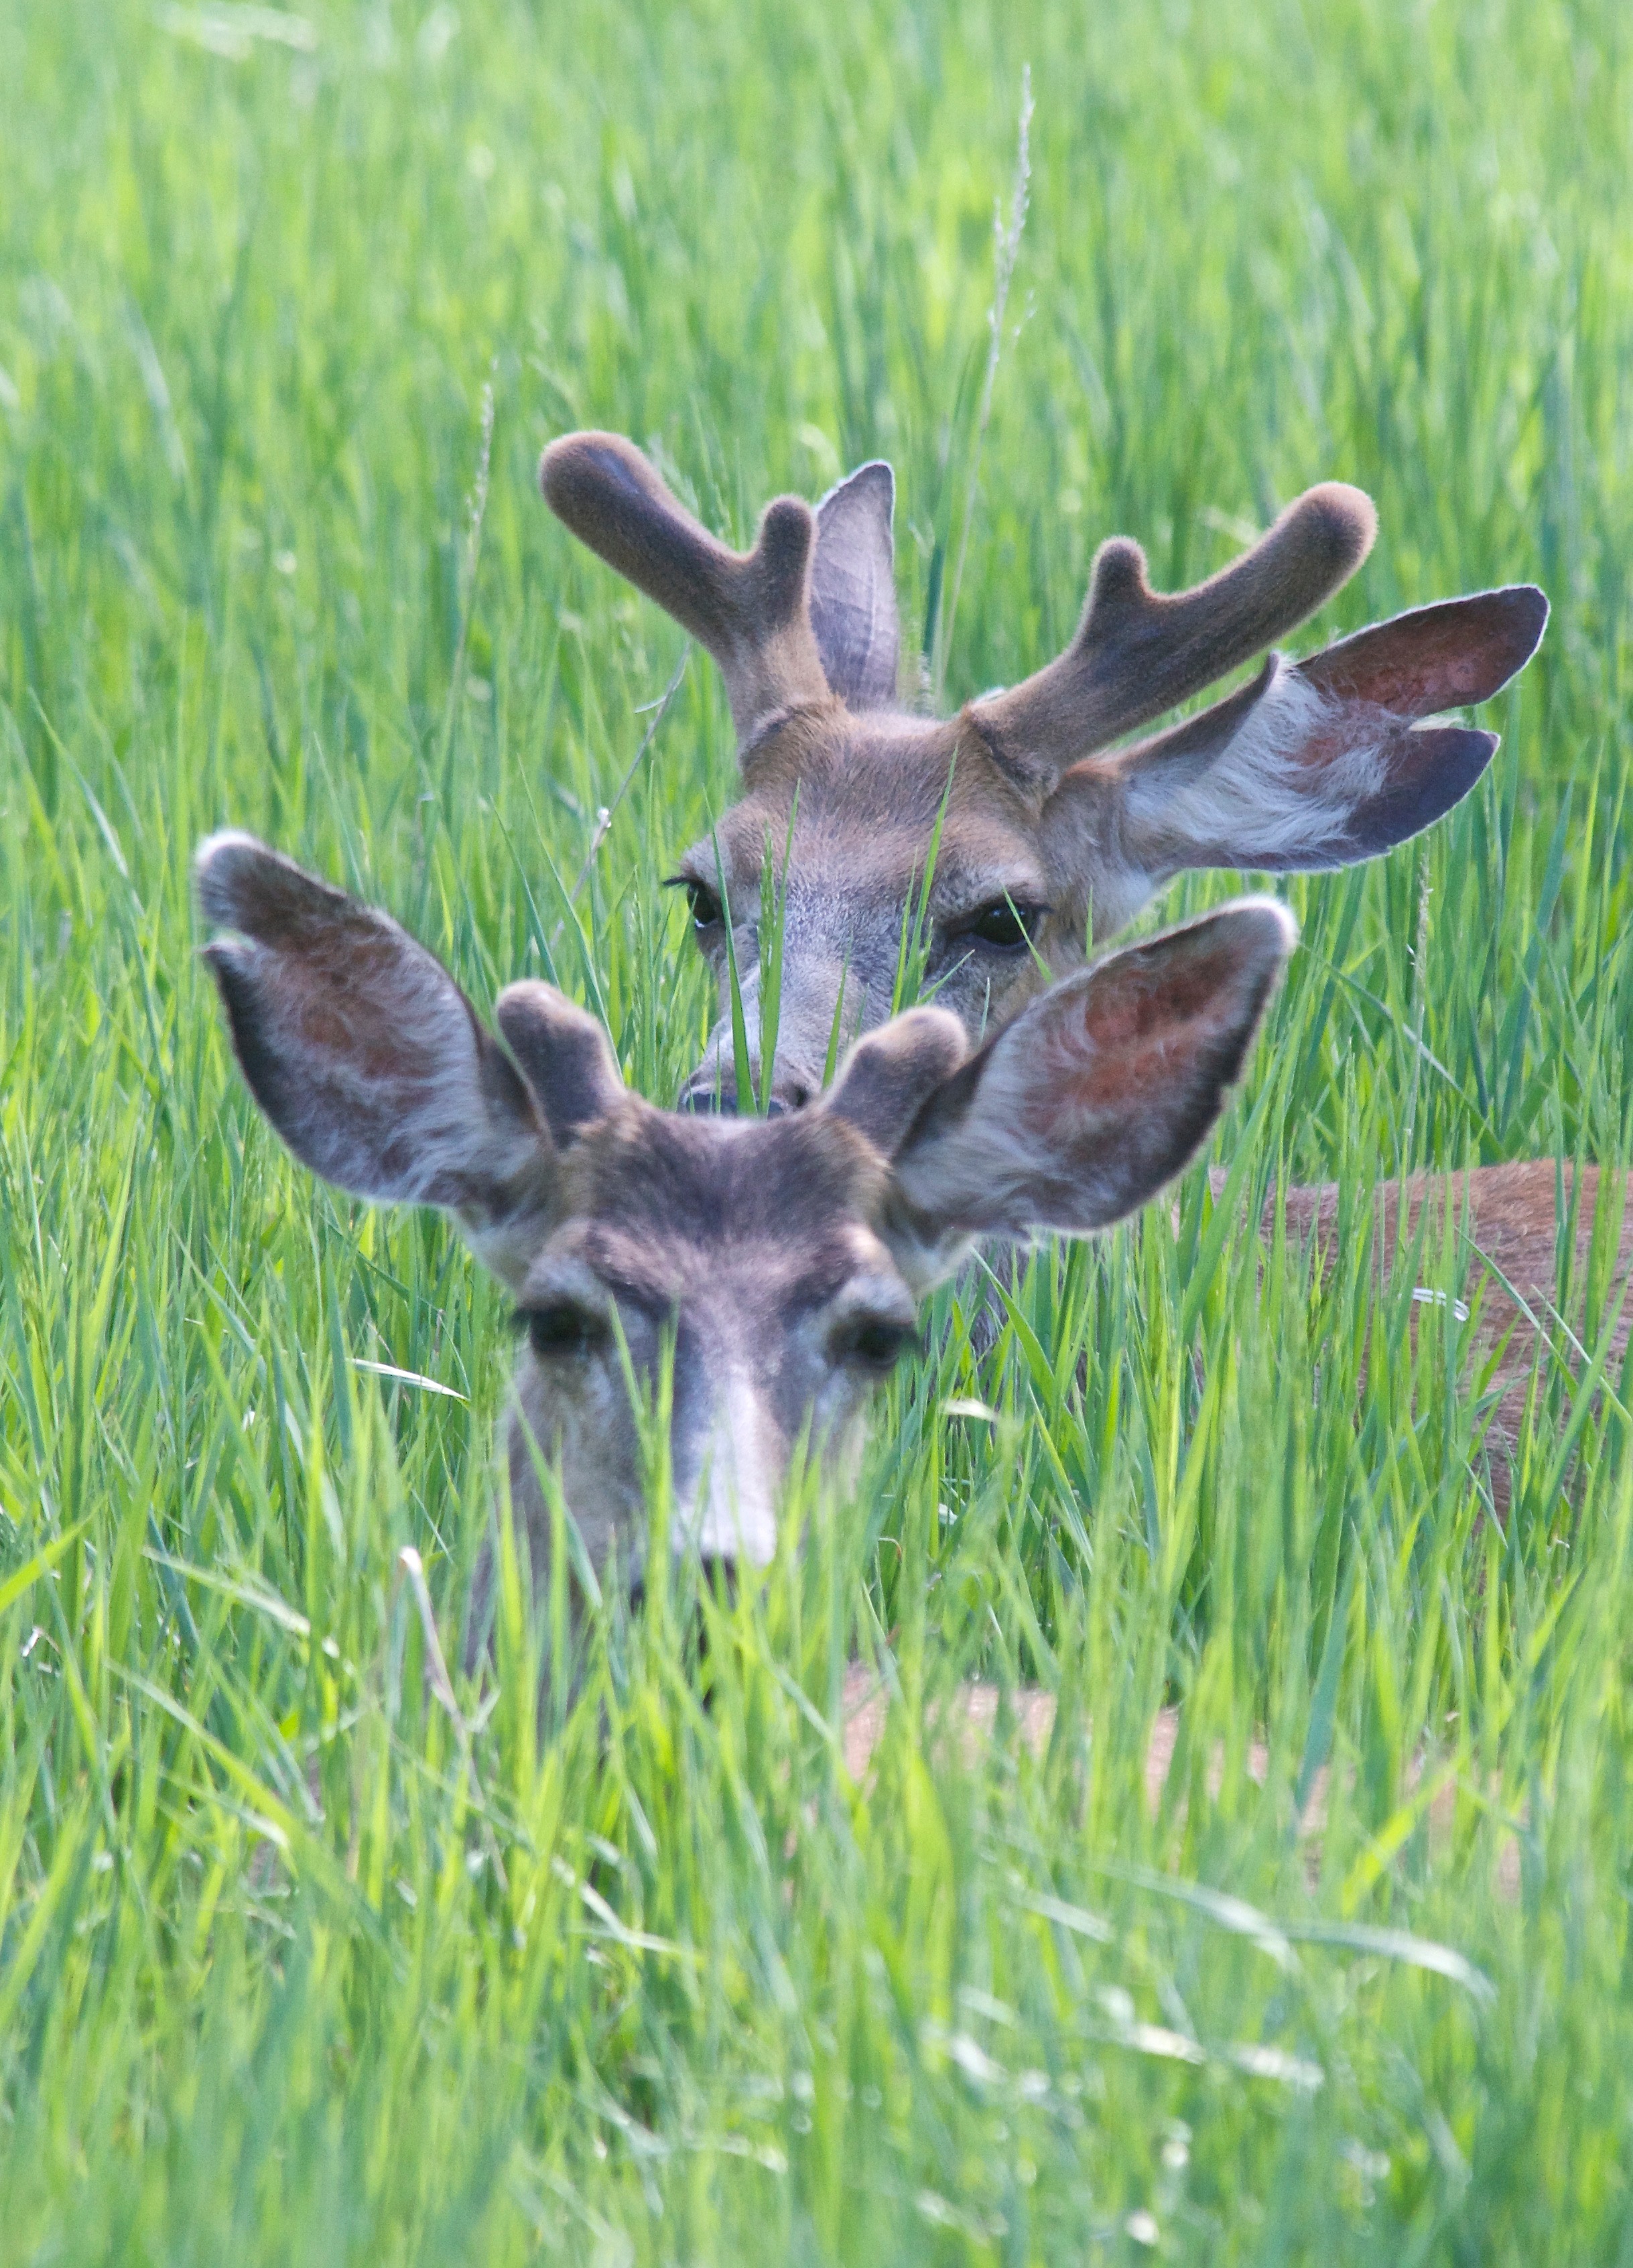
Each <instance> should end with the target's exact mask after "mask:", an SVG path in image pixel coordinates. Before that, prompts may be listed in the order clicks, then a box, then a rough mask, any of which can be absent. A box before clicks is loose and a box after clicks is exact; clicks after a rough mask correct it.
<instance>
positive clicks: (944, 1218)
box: [895, 898, 1298, 1265]
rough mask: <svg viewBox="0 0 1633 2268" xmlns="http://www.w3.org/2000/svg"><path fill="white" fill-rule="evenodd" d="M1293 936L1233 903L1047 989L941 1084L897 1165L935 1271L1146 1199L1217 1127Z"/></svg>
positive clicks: (1269, 917) (1082, 1229)
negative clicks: (972, 1240) (965, 1247)
mask: <svg viewBox="0 0 1633 2268" xmlns="http://www.w3.org/2000/svg"><path fill="white" fill-rule="evenodd" d="M1297 936H1298V932H1297V929H1296V927H1295V924H1294V923H1293V920H1292V917H1291V915H1290V914H1289V913H1288V912H1287V910H1286V909H1285V908H1284V907H1283V906H1280V905H1277V904H1276V902H1274V901H1273V900H1271V899H1269V898H1242V899H1239V900H1238V901H1237V902H1236V903H1235V904H1233V905H1231V906H1226V907H1225V908H1223V909H1221V910H1220V911H1219V912H1217V913H1212V914H1207V915H1204V916H1203V918H1202V919H1201V920H1200V921H1195V922H1192V923H1189V924H1188V925H1187V926H1186V927H1185V928H1183V929H1176V930H1170V931H1169V932H1167V934H1166V936H1163V937H1158V938H1153V939H1151V940H1150V942H1149V943H1146V944H1142V945H1136V946H1129V948H1128V949H1127V950H1126V951H1125V952H1122V953H1117V954H1112V955H1111V956H1110V958H1109V959H1107V960H1106V961H1100V962H1099V963H1097V964H1096V966H1095V967H1093V968H1087V969H1084V970H1082V971H1080V972H1079V973H1078V975H1077V976H1070V977H1068V978H1067V979H1066V981H1065V982H1064V983H1061V984H1056V985H1055V986H1054V987H1053V988H1052V989H1051V990H1049V991H1048V992H1046V993H1044V994H1043V995H1042V997H1041V998H1039V999H1037V1000H1034V1001H1033V1004H1032V1005H1031V1006H1030V1007H1029V1008H1027V1009H1026V1011H1025V1012H1024V1013H1022V1014H1021V1015H1020V1016H1019V1017H1018V1018H1017V1019H1016V1020H1015V1021H1014V1022H1013V1023H1012V1024H1010V1025H1008V1026H1007V1027H1005V1028H1004V1030H1003V1031H1002V1032H1000V1033H999V1034H998V1035H997V1038H996V1039H995V1040H992V1041H990V1042H989V1043H988V1044H987V1046H986V1047H985V1048H983V1049H982V1051H981V1053H980V1054H979V1055H977V1056H975V1057H973V1058H972V1059H971V1061H970V1062H968V1063H967V1064H965V1065H964V1066H963V1068H962V1069H961V1070H960V1071H955V1072H954V1073H953V1076H952V1078H951V1079H947V1080H945V1082H944V1083H943V1084H942V1085H941V1086H938V1088H937V1089H936V1090H935V1092H934V1093H933V1094H931V1096H930V1098H929V1100H928V1101H926V1102H925V1103H924V1104H923V1108H921V1110H920V1112H919V1114H918V1116H917V1118H916V1121H915V1123H914V1125H913V1128H912V1130H911V1132H910V1133H909V1134H908V1138H907V1139H906V1141H905V1142H904V1143H903V1144H902V1145H901V1148H900V1149H899V1151H898V1152H897V1154H896V1160H895V1175H896V1184H897V1187H898V1189H899V1190H900V1192H901V1196H902V1197H903V1198H904V1199H905V1200H906V1202H907V1205H908V1208H909V1212H910V1214H911V1215H915V1216H916V1217H917V1219H916V1222H915V1224H914V1233H915V1235H916V1237H917V1239H918V1241H920V1243H921V1244H923V1243H925V1242H928V1244H929V1246H930V1248H931V1251H932V1252H934V1253H936V1254H937V1263H936V1264H937V1265H940V1264H945V1256H946V1255H948V1254H950V1253H951V1252H952V1251H953V1250H954V1249H955V1248H956V1244H957V1241H959V1240H960V1239H962V1238H967V1237H969V1236H972V1235H982V1234H987V1233H991V1232H993V1231H997V1230H1004V1231H1008V1232H1010V1233H1022V1232H1025V1231H1026V1230H1028V1229H1033V1228H1054V1229H1063V1230H1065V1231H1066V1232H1067V1233H1076V1234H1079V1235H1081V1234H1083V1233H1086V1232H1087V1231H1089V1230H1091V1229H1096V1228H1103V1227H1105V1226H1107V1223H1109V1222H1111V1221H1114V1220H1120V1219H1122V1217H1123V1215H1124V1214H1126V1213H1130V1212H1133V1211H1135V1210H1136V1208H1137V1207H1138V1206H1140V1205H1143V1204H1144V1203H1145V1202H1146V1200H1147V1199H1148V1198H1150V1197H1154V1196H1155V1195H1156V1193H1157V1191H1158V1190H1159V1189H1160V1188H1161V1187H1162V1185H1163V1183H1164V1182H1166V1181H1170V1180H1171V1179H1172V1178H1173V1175H1175V1174H1177V1173H1178V1172H1179V1171H1180V1169H1181V1167H1183V1166H1184V1165H1186V1164H1187V1163H1188V1160H1190V1159H1191V1158H1192V1157H1193V1156H1194V1155H1195V1152H1196V1150H1197V1148H1198V1147H1199V1145H1201V1143H1202V1142H1203V1138H1205V1137H1206V1135H1207V1133H1208V1131H1209V1130H1210V1127H1211V1126H1212V1124H1213V1123H1214V1121H1215V1119H1216V1118H1217V1116H1218V1115H1219V1111H1220V1108H1221V1107H1222V1105H1223V1103H1224V1100H1225V1089H1226V1088H1227V1087H1228V1086H1231V1085H1232V1082H1233V1081H1234V1080H1235V1079H1237V1078H1238V1077H1239V1074H1240V1071H1241V1068H1242V1064H1243V1060H1244V1058H1245V1057H1246V1056H1247V1048H1248V1044H1249V1042H1251V1040H1252V1038H1253V1035H1254V1031H1255V1029H1256V1028H1257V1027H1258V1023H1259V1020H1260V1017H1261V1016H1262V1014H1263V1013H1264V1006H1265V1003H1266V1001H1267V1000H1268V999H1269V996H1270V991H1271V988H1272V987H1273V986H1274V984H1275V983H1276V978H1277V977H1278V976H1279V975H1280V974H1281V971H1282V968H1283V967H1284V964H1285V962H1286V959H1287V956H1288V954H1290V953H1291V950H1292V947H1293V945H1294V943H1295V941H1296V939H1297ZM921 1224H923V1225H925V1226H927V1228H928V1236H927V1237H926V1236H925V1235H924V1234H923V1233H922V1230H921V1226H920V1225H921Z"/></svg>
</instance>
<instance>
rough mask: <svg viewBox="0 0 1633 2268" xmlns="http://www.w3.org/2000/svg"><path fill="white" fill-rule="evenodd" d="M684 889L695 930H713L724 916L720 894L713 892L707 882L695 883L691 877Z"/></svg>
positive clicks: (686, 881) (685, 883)
mask: <svg viewBox="0 0 1633 2268" xmlns="http://www.w3.org/2000/svg"><path fill="white" fill-rule="evenodd" d="M682 887H684V889H685V891H686V902H687V903H688V906H690V908H691V909H692V926H693V928H694V929H712V928H713V927H714V925H715V924H716V923H717V921H718V920H720V918H721V915H722V908H721V904H720V894H719V892H718V891H717V890H711V889H710V887H709V885H708V883H707V882H695V881H693V880H691V878H690V877H689V876H688V877H687V879H686V880H685V881H684V883H683V885H682Z"/></svg>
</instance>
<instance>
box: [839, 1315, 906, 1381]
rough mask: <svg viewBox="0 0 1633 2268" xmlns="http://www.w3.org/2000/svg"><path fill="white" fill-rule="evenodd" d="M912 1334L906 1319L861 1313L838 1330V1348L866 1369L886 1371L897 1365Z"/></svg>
mask: <svg viewBox="0 0 1633 2268" xmlns="http://www.w3.org/2000/svg"><path fill="white" fill-rule="evenodd" d="M912 1337H913V1332H912V1330H911V1329H910V1328H909V1327H908V1325H907V1324H906V1323H898V1322H893V1321H891V1319H890V1318H889V1317H888V1316H886V1315H859V1316H857V1319H856V1321H855V1322H850V1323H846V1324H845V1325H844V1326H843V1327H842V1329H840V1330H839V1331H838V1332H837V1333H836V1335H835V1340H834V1351H835V1354H836V1355H838V1356H839V1358H840V1359H841V1360H842V1361H843V1362H854V1363H856V1364H857V1365H858V1366H859V1367H860V1368H862V1369H863V1370H875V1371H878V1372H879V1373H881V1375H882V1374H883V1373H884V1372H886V1371H887V1370H894V1368H895V1366H896V1365H897V1363H898V1362H899V1361H900V1360H901V1357H902V1355H903V1354H904V1353H905V1352H906V1351H907V1348H908V1343H909V1342H910V1341H911V1339H912Z"/></svg>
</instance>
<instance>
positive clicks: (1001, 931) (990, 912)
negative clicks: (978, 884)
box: [962, 898, 1047, 953]
mask: <svg viewBox="0 0 1633 2268" xmlns="http://www.w3.org/2000/svg"><path fill="white" fill-rule="evenodd" d="M1046 910H1047V909H1046V908H1045V907H1043V906H1033V905H1025V904H1022V905H1012V904H1011V902H1010V901H1009V899H1008V898H998V899H997V900H996V901H995V902H993V903H992V904H991V905H989V906H982V909H981V911H980V912H979V913H978V914H976V915H975V916H974V917H972V919H971V920H969V921H968V922H967V923H966V924H964V926H963V932H962V933H963V935H964V936H966V937H970V938H974V939H976V941H977V942H978V943H979V944H982V945H990V946H994V947H996V948H997V951H998V952H1000V953H1014V952H1017V951H1018V950H1019V948H1020V947H1021V946H1024V945H1026V944H1028V943H1029V942H1030V941H1031V938H1032V933H1033V930H1035V929H1036V928H1037V927H1038V925H1039V924H1040V923H1041V921H1042V919H1043V916H1044V914H1045V912H1046Z"/></svg>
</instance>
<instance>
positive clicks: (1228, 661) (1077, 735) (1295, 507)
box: [969, 481, 1378, 788]
mask: <svg viewBox="0 0 1633 2268" xmlns="http://www.w3.org/2000/svg"><path fill="white" fill-rule="evenodd" d="M1377 528H1378V516H1377V514H1376V512H1374V511H1373V509H1372V500H1371V498H1370V497H1366V496H1364V495H1363V494H1362V492H1361V490H1359V489H1352V488H1349V487H1347V486H1345V485H1344V483H1343V482H1339V481H1329V482H1324V483H1323V484H1322V485H1321V486H1320V487H1319V488H1313V489H1308V490H1306V492H1305V494H1304V495H1303V496H1301V497H1298V499H1297V501H1296V502H1295V503H1292V504H1289V505H1288V507H1287V509H1286V511H1285V512H1283V513H1282V515H1281V517H1280V519H1277V521H1276V524H1275V526H1274V527H1271V528H1270V529H1269V531H1268V533H1267V534H1264V535H1262V536H1261V537H1260V539H1259V541H1258V542H1257V543H1255V544H1254V547H1253V549H1251V550H1250V551H1246V552H1244V553H1243V555H1242V556H1241V557H1240V558H1239V559H1237V560H1233V561H1232V563H1231V565H1230V566H1228V567H1226V568H1224V569H1222V570H1221V571H1220V572H1219V573H1218V574H1217V575H1214V576H1211V577H1210V578H1209V580H1208V581H1207V582H1205V583H1199V584H1197V585H1196V586H1195V589H1194V590H1190V591H1182V592H1179V593H1174V594H1173V595H1172V596H1165V595H1164V594H1162V593H1159V592H1156V591H1153V590H1152V589H1151V585H1150V583H1149V582H1148V581H1147V580H1146V573H1145V555H1144V552H1143V551H1142V550H1141V549H1140V547H1139V545H1138V544H1137V543H1135V542H1133V541H1130V539H1129V537H1127V536H1122V535H1119V536H1113V537H1112V538H1111V540H1110V541H1108V542H1106V543H1103V544H1101V546H1100V550H1099V551H1098V552H1097V553H1096V555H1095V559H1094V565H1093V569H1092V573H1091V576H1090V581H1089V596H1088V601H1087V603H1086V605H1085V608H1084V610H1083V618H1082V621H1081V622H1079V624H1078V634H1077V636H1076V637H1074V638H1073V640H1072V642H1071V644H1070V645H1069V646H1068V647H1067V649H1066V651H1065V652H1064V653H1063V654H1061V655H1060V656H1059V657H1058V659H1056V660H1054V661H1051V662H1049V663H1048V665H1047V666H1045V667H1044V668H1042V669H1041V670H1039V671H1037V672H1036V674H1034V675H1033V676H1031V677H1028V678H1027V679H1026V680H1025V681H1024V682H1023V683H1021V684H1019V685H1016V686H1011V688H1010V689H1008V690H1007V691H1006V692H1003V693H996V694H992V695H989V696H988V697H987V698H986V699H985V700H983V701H979V702H976V703H974V704H972V707H971V709H970V711H969V714H970V717H971V719H972V721H973V722H974V723H975V725H976V727H977V729H978V730H979V732H980V733H981V735H982V739H983V740H985V741H986V742H987V744H988V746H989V747H990V748H991V750H992V753H993V754H994V755H995V756H997V759H998V761H999V762H1001V763H1002V764H1003V765H1004V769H1005V770H1007V771H1009V772H1011V774H1012V775H1013V776H1015V777H1018V778H1020V779H1022V780H1025V781H1026V782H1027V783H1028V784H1033V785H1037V786H1042V787H1045V788H1047V787H1048V785H1050V784H1053V782H1054V781H1055V780H1056V778H1058V777H1059V776H1060V774H1061V773H1062V772H1063V771H1064V770H1066V769H1067V768H1068V766H1070V765H1071V764H1073V763H1075V762H1078V759H1079V758H1081V757H1083V756H1086V755H1092V754H1093V752H1094V751H1095V750H1096V749H1097V748H1103V747H1106V746H1107V744H1108V743H1109V742H1110V741H1112V740H1116V739H1118V738H1119V737H1120V735H1121V734H1122V733H1129V732H1132V731H1133V730H1134V728H1135V727H1136V725H1144V724H1146V723H1148V722H1149V721H1150V719H1151V718H1153V717H1159V716H1160V715H1161V714H1162V712H1163V711H1164V710H1166V709H1172V708H1173V706H1174V705H1175V703H1178V702H1181V701H1185V700H1188V698H1189V697H1190V696H1191V695H1192V694H1194V693H1199V692H1200V691H1201V690H1202V689H1203V687H1204V686H1206V685H1211V684H1212V683H1213V682H1214V681H1215V680H1216V679H1217V678H1220V677H1223V676H1224V675H1225V673H1226V672H1227V671H1229V670H1232V669H1234V668H1236V667H1237V666H1239V664H1240V663H1242V662H1244V661H1250V660H1251V659H1253V657H1254V654H1256V653H1259V652H1262V650H1263V649H1264V647H1266V646H1267V645H1269V644H1270V643H1271V642H1272V641H1273V640H1274V639H1276V638H1278V637H1284V636H1285V635H1286V633H1287V632H1288V631H1289V630H1293V629H1296V628H1297V626H1298V623H1300V622H1303V621H1304V620H1305V619H1306V616H1308V615H1313V613H1314V612H1315V610H1316V608H1318V607H1320V606H1321V605H1323V604H1324V603H1325V602H1326V600H1328V599H1329V598H1330V597H1331V596H1332V594H1333V593H1334V592H1335V590H1337V589H1338V587H1339V586H1340V585H1341V584H1342V583H1345V582H1347V581H1348V580H1349V578H1350V576H1351V575H1353V574H1354V572H1355V571H1356V569H1357V567H1358V566H1359V565H1360V563H1361V562H1362V561H1363V560H1364V559H1365V556H1366V555H1367V553H1368V551H1369V550H1370V549H1372V538H1373V536H1374V534H1376V533H1377Z"/></svg>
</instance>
